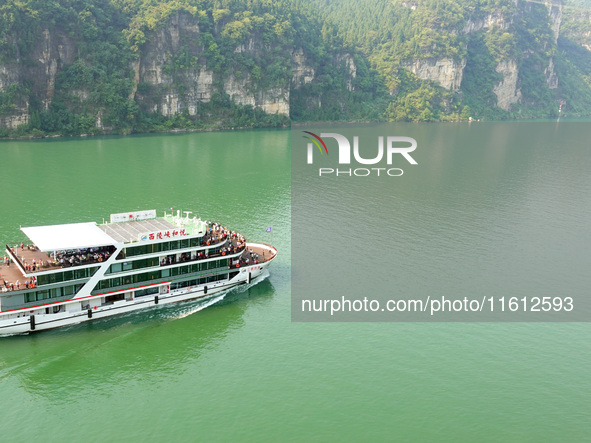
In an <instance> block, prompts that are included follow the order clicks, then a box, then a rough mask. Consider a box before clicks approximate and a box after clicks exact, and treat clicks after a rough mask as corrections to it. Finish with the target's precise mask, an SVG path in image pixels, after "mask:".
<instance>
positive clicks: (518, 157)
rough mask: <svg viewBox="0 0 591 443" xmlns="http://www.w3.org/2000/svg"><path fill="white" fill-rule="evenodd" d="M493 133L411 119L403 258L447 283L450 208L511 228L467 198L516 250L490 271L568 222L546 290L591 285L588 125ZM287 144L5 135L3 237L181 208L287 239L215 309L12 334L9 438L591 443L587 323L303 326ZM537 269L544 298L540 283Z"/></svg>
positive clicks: (533, 253) (252, 235)
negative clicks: (536, 141)
mask: <svg viewBox="0 0 591 443" xmlns="http://www.w3.org/2000/svg"><path fill="white" fill-rule="evenodd" d="M496 125H498V126H495V129H494V132H493V133H494V136H495V137H498V141H499V143H498V145H499V146H502V147H503V148H502V149H500V150H499V151H496V152H491V151H490V149H482V150H480V149H479V146H478V143H477V141H476V142H475V139H474V137H476V136H477V134H476V135H475V134H474V132H473V131H474V126H469V125H468V124H457V125H455V124H448V125H436V124H433V125H409V126H407V127H402V128H404V130H406V131H407V133H408V134H407V135H410V136H413V137H415V138H416V139H417V140H418V141H419V148H418V149H417V155H418V157H419V160H418V161H419V165H418V167H423V168H425V169H424V171H428V172H427V173H425V175H424V177H428V180H427V179H425V180H414V181H412V180H413V179H412V175H411V174H409V180H410V181H407V182H404V183H407V184H408V183H412V187H411V186H407V187H406V188H404V189H402V188H399V189H398V190H397V191H396V194H397V199H398V200H399V201H398V202H399V203H400V204H399V205H398V206H397V208H398V209H400V208H402V210H395V209H394V207H393V206H390V205H388V204H386V205H383V204H382V205H379V204H378V206H376V207H379V208H380V211H384V210H386V211H390V212H389V213H387V217H388V218H389V219H391V220H396V218H397V217H399V216H400V217H406V216H407V215H408V211H407V212H405V211H404V208H405V202H407V203H408V202H410V201H411V200H412V202H413V205H412V207H413V208H414V210H417V211H418V212H419V213H422V214H423V215H424V217H422V218H421V222H420V223H416V224H414V225H413V227H412V235H413V237H414V238H417V239H418V242H417V243H414V245H415V246H414V249H412V250H409V251H401V252H400V253H401V254H402V253H404V254H405V255H404V257H405V260H406V263H407V264H408V266H409V269H411V268H412V269H419V268H420V269H421V270H423V271H421V273H420V276H421V278H422V283H421V285H422V287H424V288H425V290H432V291H436V290H437V288H440V287H441V282H442V281H443V282H444V284H443V287H444V288H445V290H452V289H451V288H452V287H453V285H451V284H449V282H448V283H446V280H445V276H444V274H445V272H442V271H441V269H442V268H441V266H439V265H436V264H435V262H436V260H437V259H438V258H440V254H439V252H438V251H440V248H444V247H446V245H449V242H450V237H449V235H448V234H447V233H449V232H452V231H453V230H454V229H455V228H454V225H455V223H454V222H453V214H450V209H449V208H452V210H453V211H455V213H456V215H458V217H457V218H458V220H459V223H461V224H462V230H463V232H467V233H485V232H486V231H487V226H489V227H490V230H491V231H494V232H497V231H498V229H499V227H498V226H496V225H493V224H492V222H490V223H491V224H490V225H488V224H487V223H489V222H488V220H487V219H486V218H484V219H483V212H482V206H479V205H475V204H468V205H464V204H463V203H462V202H466V201H467V202H472V203H473V202H474V201H482V202H483V205H484V206H486V207H487V208H488V212H487V213H489V214H491V216H492V217H494V216H495V214H496V215H497V216H498V215H499V214H503V217H501V219H502V220H505V221H506V222H507V225H504V226H502V229H501V233H500V234H499V235H501V236H502V237H503V239H504V241H503V245H504V247H505V250H506V252H505V253H504V254H501V255H499V256H493V257H491V258H489V259H487V260H485V262H486V265H487V266H492V264H494V263H495V262H497V260H498V262H499V263H500V265H502V266H507V267H508V268H510V270H509V271H510V272H508V275H509V279H510V280H511V279H515V275H517V274H519V272H520V263H521V262H522V261H524V260H527V258H528V257H535V258H536V259H537V260H541V259H540V256H543V257H545V256H546V255H547V254H549V252H548V249H547V248H546V247H544V242H543V241H541V240H542V238H543V237H544V233H545V231H543V228H540V227H541V226H544V225H545V222H547V223H550V224H551V226H552V229H555V230H556V232H562V233H563V235H559V236H558V237H557V238H555V239H554V240H552V239H548V241H551V242H553V243H552V244H553V245H554V246H553V247H554V249H551V251H550V255H552V254H554V255H553V257H554V258H552V257H551V258H549V259H548V260H554V259H555V260H556V261H561V262H562V265H561V266H559V267H558V269H559V270H561V269H562V268H565V269H566V268H568V269H571V270H572V272H570V273H568V272H567V277H568V278H566V279H563V280H560V279H559V278H558V277H556V276H555V275H548V282H549V283H548V284H550V285H557V284H558V283H556V282H557V281H558V282H559V283H560V285H561V287H562V289H563V291H564V294H568V293H569V291H579V292H580V291H581V290H584V289H586V290H587V294H588V295H589V296H591V293H589V283H590V281H589V274H591V273H590V272H582V271H583V270H587V271H589V270H590V269H589V268H590V266H589V265H590V264H591V260H590V257H591V247H590V245H591V237H590V234H591V232H590V231H591V230H590V228H589V221H590V220H591V198H590V195H591V174H590V173H589V170H590V169H589V168H590V167H591V155H590V153H589V137H587V136H586V135H585V134H588V135H591V130H588V129H587V127H588V124H579V126H576V129H573V130H569V131H567V132H566V136H565V137H567V139H566V140H565V142H564V143H565V146H562V147H557V149H562V150H563V152H562V154H551V153H550V152H549V151H548V150H547V151H544V150H536V149H532V146H531V144H530V143H529V142H528V140H531V138H535V137H536V133H537V129H535V128H536V126H535V125H534V126H529V127H527V128H526V129H525V130H523V131H522V132H519V133H518V135H517V136H516V135H515V134H514V133H513V132H514V130H515V126H511V123H496ZM483 127H484V126H483ZM397 128H401V127H400V126H398V127H397ZM442 131H443V132H442ZM527 131H530V133H529V134H528V132H527ZM399 133H400V131H399ZM569 134H571V135H569ZM571 136H572V138H571V139H568V137H571ZM442 137H443V138H442ZM515 137H517V139H518V140H522V141H523V146H526V145H527V146H528V149H522V150H521V151H520V150H519V146H512V143H514V142H513V141H511V140H515ZM290 139H291V133H290V131H289V130H260V131H239V132H217V133H191V134H180V135H170V134H167V135H153V136H133V137H102V138H88V139H85V138H76V139H54V140H42V141H5V142H2V143H0V170H1V172H0V174H1V175H0V177H1V181H0V186H1V187H2V191H1V192H0V211H1V212H0V214H1V216H0V237H1V241H2V242H3V244H4V243H16V242H20V241H21V240H22V239H23V237H22V234H21V233H20V230H19V226H21V225H22V226H36V225H46V224H47V225H48V224H59V223H71V222H84V221H97V222H102V220H103V218H105V219H107V218H108V217H109V214H111V213H117V212H127V211H131V210H142V209H156V210H157V211H158V213H159V215H161V214H162V213H163V210H165V209H167V210H169V209H170V208H171V207H174V208H175V210H176V209H181V210H191V211H193V212H194V214H197V215H199V216H201V217H203V218H205V219H208V220H215V221H219V222H221V223H222V224H224V225H225V226H228V227H229V228H231V229H233V230H236V231H239V232H241V233H243V234H245V235H246V237H247V238H248V239H252V240H261V241H266V242H270V241H271V240H272V242H273V244H274V245H275V246H276V247H277V248H278V250H279V255H278V257H277V259H276V260H275V262H274V263H273V264H272V265H271V267H270V275H269V277H268V278H267V279H265V280H264V281H262V282H260V283H259V284H257V285H254V286H251V287H249V288H246V289H238V290H235V291H232V292H230V293H229V294H228V295H227V296H226V297H225V298H224V300H223V301H221V302H219V303H217V304H215V305H212V306H209V307H207V308H206V309H201V308H203V305H200V304H199V303H185V304H179V305H176V306H172V307H161V308H159V309H153V310H150V311H146V312H142V313H137V314H133V315H128V316H123V317H118V318H112V319H108V320H101V321H97V322H91V323H87V324H82V325H78V326H73V327H68V328H64V329H60V330H55V331H48V332H43V333H38V334H32V335H28V336H15V337H6V338H2V339H0V401H1V402H0V441H7V442H12V441H15V442H16V441H55V442H64V441H108V442H112V441H122V442H123V441H125V442H127V441H154V442H160V441H256V442H279V441H281V442H282V441H295V442H307V441H352V442H356V441H450V442H452V441H453V442H455V441H573V442H579V441H591V406H590V405H591V402H590V400H589V398H590V394H591V375H590V370H589V368H590V366H591V327H590V325H589V323H426V322H421V323H411V322H409V323H395V322H383V323H371V322H366V323H345V322H344V323H322V322H319V323H305V322H292V320H291V318H292V312H291V311H292V307H291V270H292V269H291V267H292V266H291V242H292V239H291V219H292V214H291V154H290V149H291V148H290V142H291V140H290ZM442 140H445V142H443V141H442ZM507 140H509V141H510V142H508V141H507ZM446 147H447V149H446ZM534 148H535V147H534ZM512 149H513V151H511V150H512ZM419 152H420V154H419ZM462 153H463V154H462ZM556 156H558V157H559V158H560V161H555V160H556V158H555V157H556ZM429 158H431V159H434V161H433V162H431V161H430V160H429ZM435 160H436V162H435ZM473 164H477V165H478V167H477V168H475V169H473V170H471V172H470V173H468V172H466V170H467V169H468V166H469V165H473ZM423 165H425V166H423ZM462 165H464V166H465V169H464V168H463V166H462ZM403 178H404V179H406V178H407V177H401V179H403ZM492 182H495V183H498V184H501V185H502V186H501V188H500V191H501V192H502V195H500V196H496V197H495V198H497V199H498V200H499V201H501V202H504V203H501V204H496V203H495V198H493V194H494V193H496V190H495V189H493V187H488V185H487V184H490V183H492ZM398 183H402V182H398ZM483 183H484V184H483ZM360 192H362V191H360ZM366 198H367V199H369V200H371V199H372V198H374V199H375V200H376V202H378V203H379V202H380V201H382V200H381V197H380V196H379V195H378V196H373V197H372V196H371V195H369V194H368V195H367V197H366ZM487 199H489V200H487ZM541 201H543V202H544V204H542V205H539V203H540V202H541ZM486 202H489V203H490V202H492V203H490V204H488V206H487V203H486ZM417 208H418V209H417ZM421 208H423V209H424V210H422V212H421ZM427 209H428V211H427ZM437 211H439V213H437ZM405 214H406V215H405ZM557 214H562V215H561V216H560V217H559V216H558V215H557ZM382 216H383V215H382ZM557 217H558V219H557ZM403 222H404V224H405V226H407V225H408V223H409V222H408V219H406V218H405V219H404V220H403ZM542 222H544V223H542ZM401 223H402V221H401ZM268 226H272V227H273V230H272V239H271V237H270V234H269V233H267V232H266V228H267V227H268ZM539 229H542V231H539ZM536 230H538V231H536ZM538 234H539V235H538ZM399 235H401V234H400V233H399ZM469 237H470V242H469V247H468V246H467V247H466V249H462V248H453V249H452V252H451V254H448V255H446V261H449V262H451V263H454V262H455V261H457V262H458V263H462V266H465V265H466V263H473V262H474V260H473V259H472V258H473V257H474V256H477V255H479V254H477V253H475V252H474V251H479V247H480V243H479V238H481V237H482V238H484V241H486V242H491V241H492V240H491V236H487V235H482V236H480V235H473V236H469ZM520 239H525V240H522V241H521V243H520ZM331 245H332V246H334V247H337V248H338V247H339V245H338V244H334V243H331ZM487 245H488V243H487ZM487 247H488V246H487ZM347 248H348V251H350V250H351V248H354V245H348V246H347ZM467 251H470V252H467ZM552 251H554V252H552ZM569 251H572V253H571V252H569ZM454 254H455V255H454ZM482 255H485V252H483V253H482ZM367 260H370V258H367V259H366V262H367ZM565 260H566V264H565ZM401 261H402V260H401ZM501 262H502V263H501ZM437 263H439V262H437ZM544 263H546V262H544ZM361 265H363V261H361ZM430 269H431V270H433V272H430V271H429V270H430ZM524 269H525V270H524V271H523V273H524V274H527V275H526V278H525V279H524V281H525V283H523V284H524V285H526V286H527V284H531V291H537V290H538V289H539V287H540V286H544V281H543V280H542V281H540V280H539V279H538V280H534V279H532V280H531V281H530V278H531V273H529V272H528V271H527V269H528V268H527V266H525V268H524ZM438 272H442V274H441V275H439V274H438ZM560 272H562V271H560ZM565 272H566V271H565ZM428 275H433V278H432V281H428ZM426 276H427V277H426ZM442 276H443V277H442ZM294 278H295V277H294ZM298 278H302V276H298ZM425 278H426V279H427V281H426V282H425ZM542 278H543V276H542ZM492 280H493V279H492V277H491V281H492ZM446 284H447V286H446ZM401 285H402V286H401V288H402V290H410V289H408V288H411V287H412V279H410V278H404V279H402V283H401ZM470 285H472V286H470V287H474V288H477V285H474V282H470ZM448 286H449V287H448ZM377 287H378V286H376V288H377ZM581 288H584V289H581ZM371 290H372V289H371V288H369V289H368V292H371ZM475 290H476V289H475ZM505 290H507V291H509V290H510V289H507V288H505ZM520 291H526V292H527V287H525V288H524V287H523V286H520ZM578 295H581V294H578Z"/></svg>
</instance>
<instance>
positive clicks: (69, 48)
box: [0, 11, 356, 131]
mask: <svg viewBox="0 0 591 443" xmlns="http://www.w3.org/2000/svg"><path fill="white" fill-rule="evenodd" d="M221 28H222V26H221V25H220V26H218V27H216V32H220V29H221ZM201 37H202V33H201V31H200V27H199V17H198V16H194V15H192V14H190V13H187V12H184V11H179V12H176V13H173V14H171V16H170V17H169V18H168V20H167V21H166V23H165V24H164V25H161V26H159V27H157V29H156V30H155V31H153V32H152V33H151V34H148V35H147V41H146V43H145V44H144V45H143V46H142V47H141V51H140V53H139V56H138V57H137V58H136V59H135V60H133V61H132V62H131V63H130V66H129V68H130V72H131V74H132V77H131V78H132V79H133V88H132V89H131V92H130V94H129V96H128V97H127V98H128V99H130V100H134V101H135V102H136V103H137V104H139V106H140V107H141V108H142V109H143V110H144V111H147V112H148V113H159V114H162V115H163V116H165V117H172V116H175V115H177V114H181V113H185V112H186V113H188V115H189V116H197V115H199V111H200V107H202V106H203V105H204V104H206V103H209V102H211V100H212V97H213V96H214V94H215V93H221V94H227V95H228V96H229V97H230V99H231V100H232V101H233V102H234V103H236V104H239V105H246V106H251V107H253V108H255V109H260V110H262V111H264V112H265V113H268V114H277V115H282V116H289V113H290V94H291V93H292V91H294V90H298V88H300V87H302V86H304V85H307V84H309V83H311V82H313V81H314V80H315V77H316V74H315V68H314V67H313V66H312V65H311V63H310V61H309V60H308V58H307V56H306V54H305V52H304V50H303V49H302V48H293V49H291V50H290V54H291V58H290V60H291V75H289V76H287V75H286V76H285V81H282V82H277V81H275V83H273V84H271V85H270V86H261V84H260V77H261V74H259V78H258V79H253V78H252V76H251V74H250V71H249V69H252V68H245V67H244V66H241V65H236V69H234V68H232V69H230V70H228V69H224V70H223V71H219V70H218V71H215V68H214V67H212V64H214V63H212V60H211V58H210V57H209V56H208V54H207V51H206V48H205V47H204V44H203V43H202V39H201ZM269 49H270V48H269V47H268V46H265V45H264V44H263V43H262V42H261V41H260V40H259V39H258V38H257V36H256V35H254V34H253V35H252V37H250V38H249V39H248V40H247V41H246V43H243V44H240V45H237V46H236V48H235V49H234V53H236V54H245V55H256V54H260V53H261V52H264V51H268V50H269ZM77 60H81V59H79V54H78V53H77V49H76V44H75V41H74V40H73V39H71V38H70V37H69V36H68V35H66V34H65V33H63V32H57V31H52V30H49V29H43V30H42V31H41V33H40V35H39V37H38V39H37V42H36V43H35V45H34V48H33V50H32V52H31V53H30V54H28V57H27V60H22V59H20V58H19V59H18V60H12V61H11V62H10V63H8V62H4V63H2V62H0V92H6V91H8V90H9V89H10V88H11V87H15V86H16V87H18V88H22V87H24V86H25V85H31V86H30V88H29V90H27V91H25V92H24V93H23V94H22V97H17V98H15V99H14V100H13V103H12V106H11V108H10V109H6V107H5V108H4V110H3V112H2V113H0V129H2V128H8V129H14V128H16V127H18V126H19V125H22V124H27V123H28V122H29V121H30V114H31V112H32V111H31V107H30V103H29V101H30V100H29V97H34V98H35V100H36V103H37V108H36V109H38V110H41V111H42V110H47V109H49V107H50V105H51V103H52V102H53V100H54V96H55V93H56V82H57V81H58V78H59V75H60V72H61V71H62V70H63V69H64V67H67V66H68V65H70V64H72V63H73V62H75V61H77ZM81 61H82V63H84V64H86V63H87V62H86V61H85V60H81ZM334 63H335V65H336V64H339V63H345V65H346V67H345V69H346V70H348V74H349V80H348V84H349V90H352V89H353V86H352V79H353V78H354V77H355V75H356V68H355V64H354V61H353V58H352V57H351V56H350V55H348V54H346V55H343V56H342V57H340V58H339V59H338V60H336V61H334ZM214 65H215V64H214ZM259 68H260V70H261V71H260V72H261V73H262V77H265V75H266V73H265V70H266V69H267V68H268V67H267V66H263V65H261V66H259ZM338 69H341V68H338ZM68 94H70V95H71V96H72V97H75V98H76V99H77V100H78V101H79V103H80V106H84V102H85V101H87V100H88V98H89V96H90V94H89V91H87V90H85V89H84V88H79V89H71V90H69V91H68ZM0 104H1V103H0ZM0 110H1V108H0ZM105 113H106V109H105V108H104V107H98V108H96V109H94V118H95V121H96V122H95V126H96V127H97V128H99V129H102V130H107V131H108V130H110V129H112V128H110V127H106V126H105V125H104V115H105Z"/></svg>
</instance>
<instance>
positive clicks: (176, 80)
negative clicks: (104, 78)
mask: <svg viewBox="0 0 591 443" xmlns="http://www.w3.org/2000/svg"><path fill="white" fill-rule="evenodd" d="M199 34H200V32H199V25H198V19H197V18H195V17H193V16H191V15H190V14H182V13H177V14H175V15H173V16H172V17H171V18H170V20H169V22H168V23H167V25H166V26H165V27H163V28H162V29H160V30H159V31H158V32H156V33H155V35H154V36H153V37H152V38H151V39H150V40H149V41H148V42H147V43H146V45H145V46H144V48H143V51H142V55H141V57H140V59H139V60H138V61H137V62H136V63H135V65H134V66H133V68H134V71H135V78H136V82H137V84H144V85H146V84H147V85H150V86H151V88H149V90H150V91H154V90H159V91H160V95H159V96H158V97H157V98H156V99H155V98H154V94H153V93H152V92H150V93H149V94H142V93H139V92H135V93H134V96H133V97H134V98H136V99H137V101H138V102H139V103H140V104H142V105H144V106H147V107H148V108H149V109H150V110H151V111H152V112H160V113H162V114H163V115H164V116H167V117H169V116H172V115H175V114H178V113H181V112H184V111H187V112H188V113H189V115H196V114H197V112H198V108H199V106H200V105H201V104H202V103H208V102H209V101H210V100H211V97H212V94H213V93H214V92H215V90H216V84H215V82H216V81H217V82H220V83H221V84H222V90H223V92H224V93H226V94H228V96H229V97H230V98H231V100H233V101H234V102H235V103H237V104H240V105H247V106H252V107H253V108H259V109H262V110H263V111H265V112H266V113H268V114H279V115H286V116H287V115H289V95H290V86H292V85H290V84H289V82H287V83H286V84H284V85H281V86H277V87H271V88H266V89H264V90H262V89H260V88H257V86H256V84H255V81H253V80H252V78H251V76H250V74H248V73H244V72H231V73H229V74H228V75H226V76H225V77H224V78H221V79H220V78H216V77H215V75H214V72H213V71H212V70H211V69H209V68H208V60H207V57H206V56H205V55H204V49H203V46H202V45H200V44H198V45H195V43H194V42H199ZM183 42H184V43H183ZM187 42H193V43H192V44H188V43H187ZM187 50H188V51H189V53H190V57H193V59H194V60H195V65H194V66H191V67H188V68H187V67H185V68H183V69H182V70H178V71H177V72H174V73H173V72H171V68H170V66H171V65H172V63H174V60H173V58H174V55H175V54H178V53H179V52H181V51H187ZM262 50H264V48H263V47H262V46H261V43H260V42H258V41H257V40H256V39H255V38H250V39H249V41H248V43H246V44H243V45H239V46H237V47H236V49H235V51H234V52H235V53H256V52H257V51H262ZM292 61H293V70H292V84H293V87H296V88H297V87H299V86H301V85H302V84H306V83H310V82H311V81H312V80H313V79H314V68H313V67H311V66H309V65H308V64H307V61H306V57H305V55H304V53H303V51H302V49H301V48H300V49H297V50H294V51H293V52H292ZM167 68H168V69H167ZM143 89H145V88H143Z"/></svg>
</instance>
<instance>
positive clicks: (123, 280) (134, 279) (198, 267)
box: [95, 259, 228, 290]
mask: <svg viewBox="0 0 591 443" xmlns="http://www.w3.org/2000/svg"><path fill="white" fill-rule="evenodd" d="M227 266H228V259H222V260H213V261H209V262H204V263H195V264H192V265H188V266H179V267H177V268H169V269H162V270H158V271H152V272H143V273H141V274H135V275H127V276H125V277H114V278H109V279H106V280H102V281H100V282H99V284H98V285H97V287H96V288H95V289H101V290H102V289H110V288H114V287H117V286H125V285H131V284H134V283H142V282H145V281H150V280H157V279H160V278H167V277H174V276H176V275H183V274H190V273H193V272H199V271H205V270H209V269H216V268H222V267H224V268H225V267H227Z"/></svg>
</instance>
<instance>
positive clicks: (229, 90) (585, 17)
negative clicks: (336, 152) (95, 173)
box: [0, 0, 591, 136]
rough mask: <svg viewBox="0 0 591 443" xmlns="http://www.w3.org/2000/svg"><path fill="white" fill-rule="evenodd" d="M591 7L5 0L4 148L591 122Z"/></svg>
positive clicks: (0, 129) (417, 1) (501, 2)
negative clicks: (316, 125) (123, 138)
mask: <svg viewBox="0 0 591 443" xmlns="http://www.w3.org/2000/svg"><path fill="white" fill-rule="evenodd" d="M587 3H588V2H587V0H570V1H569V2H567V3H566V5H564V6H560V5H559V6H551V7H550V6H547V5H544V4H539V2H529V1H524V0H519V1H517V2H514V1H513V0H391V1H387V2H384V1H381V0H273V1H269V0H249V1H247V2H245V1H241V0H110V1H102V0H70V1H68V2H56V1H53V0H5V1H4V2H3V4H2V6H0V136H7V135H19V134H20V135H24V134H33V135H44V134H63V135H74V134H83V133H86V134H98V133H105V132H106V133H111V132H115V133H131V132H149V131H162V130H171V129H175V128H183V129H206V128H228V127H262V126H280V125H287V124H289V120H290V119H292V120H298V121H306V120H324V121H326V120H331V121H334V120H383V119H386V120H400V121H438V120H465V119H468V118H484V119H502V118H528V117H554V116H556V115H557V112H558V106H559V104H560V103H563V104H564V103H565V102H566V106H564V107H563V109H564V110H565V111H566V113H567V115H590V113H591V112H590V110H591V52H590V50H591V41H590V40H589V35H591V25H589V23H591V22H590V21H589V17H591V12H590V10H589V9H588V7H589V5H588V4H587ZM558 29H560V36H559V37H558V39H557V38H556V37H557V36H556V32H557V30H558Z"/></svg>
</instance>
